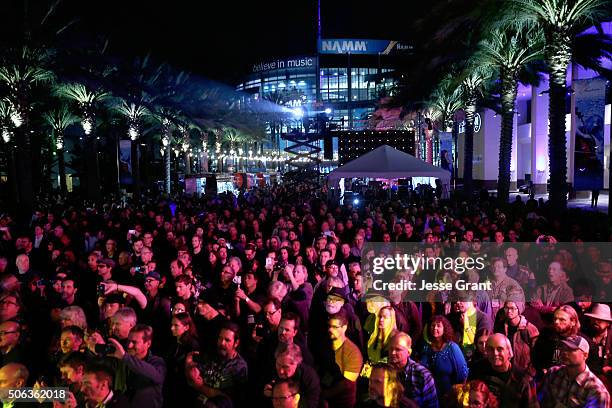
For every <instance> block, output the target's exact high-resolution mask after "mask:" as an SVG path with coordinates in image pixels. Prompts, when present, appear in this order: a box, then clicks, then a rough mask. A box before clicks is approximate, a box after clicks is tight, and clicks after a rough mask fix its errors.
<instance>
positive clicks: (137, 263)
mask: <svg viewBox="0 0 612 408" xmlns="http://www.w3.org/2000/svg"><path fill="white" fill-rule="evenodd" d="M551 214H552V213H551V212H550V211H549V209H548V208H547V206H546V203H544V202H543V201H540V202H537V201H535V200H529V201H527V202H523V201H521V200H520V199H517V201H515V202H513V203H511V204H509V205H508V206H506V207H503V208H499V207H497V206H496V204H495V201H493V200H488V199H487V197H486V194H485V195H484V196H483V197H481V200H479V201H478V202H477V203H473V204H470V203H465V202H455V201H453V202H451V201H438V200H437V199H436V200H433V201H430V200H429V199H428V198H424V197H419V196H418V195H417V196H413V197H411V201H410V202H405V201H402V200H400V199H398V197H391V198H390V199H389V197H383V198H381V199H378V200H377V199H375V198H372V197H371V198H370V201H369V202H364V203H361V204H360V205H359V206H353V205H352V203H346V204H343V205H339V204H337V203H333V202H329V201H328V200H327V199H326V197H325V195H324V194H321V192H320V191H319V192H316V193H313V192H307V191H303V192H299V191H298V192H296V191H290V190H287V189H286V188H285V187H283V186H274V187H269V188H256V189H253V190H250V191H244V192H241V193H240V195H239V196H234V195H232V194H220V195H217V196H213V197H211V196H204V197H175V198H174V199H172V200H171V199H168V198H159V197H145V198H142V199H141V200H139V201H136V200H133V201H129V200H128V201H127V202H126V201H125V200H124V201H116V202H114V201H112V200H109V202H107V203H105V204H104V205H102V206H92V207H86V206H85V205H83V204H82V203H81V204H80V203H76V202H75V203H71V202H62V203H57V204H49V205H47V206H44V207H41V208H39V210H38V211H36V213H35V214H34V215H33V217H32V219H31V222H30V224H29V225H18V224H17V223H15V222H14V221H13V220H12V219H11V217H10V215H9V214H3V215H2V216H0V389H2V390H3V395H0V398H2V401H3V403H4V406H14V407H18V406H20V401H14V400H11V399H10V398H8V397H7V395H5V394H4V391H5V390H7V389H19V388H23V387H34V388H38V389H41V388H44V387H66V388H67V389H68V390H69V392H68V394H67V395H68V397H67V399H66V400H64V401H53V402H42V403H41V404H42V405H45V404H47V405H49V406H51V405H52V406H54V407H58V408H59V407H69V408H73V407H90V408H93V407H96V408H98V407H106V408H115V407H119V408H121V407H137V408H143V407H152V408H157V407H174V406H177V407H195V406H199V407H242V406H262V407H264V406H274V407H308V408H317V407H325V406H327V407H330V408H333V407H354V406H358V407H417V406H418V407H429V408H435V407H466V406H469V407H489V408H496V407H538V406H542V407H551V408H553V407H562V406H563V407H590V408H594V407H609V406H610V394H609V391H608V387H609V384H610V381H609V378H610V375H612V361H611V358H612V354H611V350H612V337H610V336H611V335H610V330H612V329H611V328H612V325H611V322H612V315H611V313H610V307H609V301H610V299H609V298H608V293H612V292H610V291H609V289H610V285H611V284H612V283H611V282H612V263H611V259H610V258H611V256H612V252H611V251H610V250H609V247H606V246H605V245H604V246H601V245H600V246H592V245H590V244H589V243H590V242H605V241H609V240H610V230H609V222H608V220H607V218H605V217H602V216H601V215H597V214H596V213H590V212H579V211H575V212H572V213H568V214H565V215H564V216H563V217H555V216H554V215H551ZM534 241H539V242H540V243H543V244H545V247H546V248H548V249H542V250H541V251H540V252H541V253H539V252H538V253H537V254H536V256H532V255H533V254H532V253H530V255H529V256H527V253H528V252H529V251H530V250H529V249H527V248H526V247H525V246H524V243H525V242H531V243H533V242H534ZM555 241H559V242H561V241H563V242H572V243H574V245H573V246H571V247H567V248H569V249H567V248H566V249H563V250H555V247H554V242H555ZM372 242H380V243H383V244H386V245H390V246H393V245H394V244H395V243H412V244H418V245H422V247H423V249H424V250H425V251H426V252H427V251H430V252H431V253H434V254H437V255H440V254H441V253H444V251H450V249H449V247H450V248H453V250H454V251H455V252H456V253H457V255H458V256H472V255H474V254H479V253H481V248H482V247H483V243H485V242H491V245H494V246H495V245H497V247H494V249H496V250H497V252H496V257H495V258H494V259H490V268H487V269H486V270H484V271H481V272H480V273H474V271H470V274H469V276H470V279H473V280H474V281H481V282H483V281H487V282H491V283H492V288H493V289H492V291H489V292H486V291H480V292H478V293H473V292H470V293H467V292H466V293H459V292H457V291H453V292H452V293H449V294H448V296H440V295H439V294H437V295H435V296H432V297H431V298H430V299H429V300H428V301H418V302H417V301H413V300H410V297H409V296H406V295H407V294H406V293H405V292H400V293H398V292H395V293H394V294H384V293H380V292H377V291H372V290H370V289H371V288H369V286H368V285H369V284H368V282H369V280H368V279H369V278H370V276H369V272H367V271H366V270H364V265H365V264H364V262H363V261H364V258H365V256H366V254H365V253H364V252H365V251H366V250H365V249H364V248H366V245H367V244H368V243H372ZM540 248H543V247H540ZM606 249H608V250H607V251H606ZM538 251H539V250H538ZM531 252H533V250H531ZM532 259H536V261H532ZM366 269H367V268H366ZM404 272H405V271H404ZM413 272H415V271H413ZM366 275H367V276H366ZM399 275H400V273H399V272H398V276H399ZM415 276H419V274H418V271H417V274H416V275H415ZM456 278H457V277H456V274H455V273H454V271H453V270H439V271H437V273H436V274H434V275H431V276H430V277H429V278H428V279H432V280H446V281H453V280H455V279H456ZM27 404H29V405H25V406H35V405H36V403H32V402H30V403H27Z"/></svg>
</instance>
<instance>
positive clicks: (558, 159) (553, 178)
mask: <svg viewBox="0 0 612 408" xmlns="http://www.w3.org/2000/svg"><path fill="white" fill-rule="evenodd" d="M549 43H550V44H551V46H550V48H549V49H548V50H547V52H548V53H547V56H548V58H547V60H548V67H549V73H550V78H549V80H550V94H549V96H550V99H549V107H548V117H549V123H550V129H549V137H548V154H549V164H550V192H549V195H548V197H549V200H550V203H551V206H552V209H553V210H555V211H561V210H563V209H565V208H566V207H567V192H568V189H567V150H566V146H565V96H566V82H565V81H566V74H567V67H568V65H569V61H570V57H571V51H570V40H569V38H567V37H566V36H564V35H562V34H559V33H552V34H551V39H550V42H549Z"/></svg>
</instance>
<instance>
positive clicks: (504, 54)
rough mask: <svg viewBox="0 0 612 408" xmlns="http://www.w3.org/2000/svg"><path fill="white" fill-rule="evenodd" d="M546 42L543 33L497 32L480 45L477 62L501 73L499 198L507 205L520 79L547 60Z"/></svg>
mask: <svg viewBox="0 0 612 408" xmlns="http://www.w3.org/2000/svg"><path fill="white" fill-rule="evenodd" d="M543 47H544V38H543V35H542V32H541V31H540V30H537V29H535V30H529V31H527V32H523V31H518V30H515V29H512V28H511V29H508V31H502V30H501V29H496V30H494V31H492V33H491V35H490V36H489V37H488V38H486V39H485V40H483V41H482V42H481V43H480V49H479V51H478V52H477V55H476V60H477V61H478V62H479V63H480V65H481V66H483V67H485V68H489V69H491V70H493V71H494V72H496V73H497V75H498V76H499V79H500V85H501V94H500V99H501V117H502V123H501V134H500V146H499V174H498V182H497V197H498V199H499V202H500V203H504V204H505V203H507V202H508V199H509V196H510V162H511V159H512V133H513V128H514V114H515V113H516V112H515V110H516V95H517V89H518V75H519V71H520V70H521V68H522V67H523V66H524V65H525V64H527V63H529V62H531V61H534V60H537V59H541V58H542V57H543V50H544V48H543Z"/></svg>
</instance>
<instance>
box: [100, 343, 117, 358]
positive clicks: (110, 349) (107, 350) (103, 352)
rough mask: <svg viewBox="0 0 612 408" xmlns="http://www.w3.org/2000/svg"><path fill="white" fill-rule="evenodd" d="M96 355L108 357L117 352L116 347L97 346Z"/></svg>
mask: <svg viewBox="0 0 612 408" xmlns="http://www.w3.org/2000/svg"><path fill="white" fill-rule="evenodd" d="M95 350H96V353H98V354H101V355H103V356H106V355H108V354H113V353H114V352H115V350H116V349H115V346H113V345H112V344H96V349H95Z"/></svg>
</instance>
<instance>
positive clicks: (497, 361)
mask: <svg viewBox="0 0 612 408" xmlns="http://www.w3.org/2000/svg"><path fill="white" fill-rule="evenodd" d="M486 354H487V359H488V360H489V363H491V367H492V368H493V369H494V370H495V371H498V372H507V371H508V370H509V369H510V367H511V364H510V359H511V358H512V357H513V355H514V352H513V351H512V344H510V340H508V338H507V337H506V336H504V335H503V334H500V333H495V334H492V335H491V336H489V338H488V339H487V348H486Z"/></svg>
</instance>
